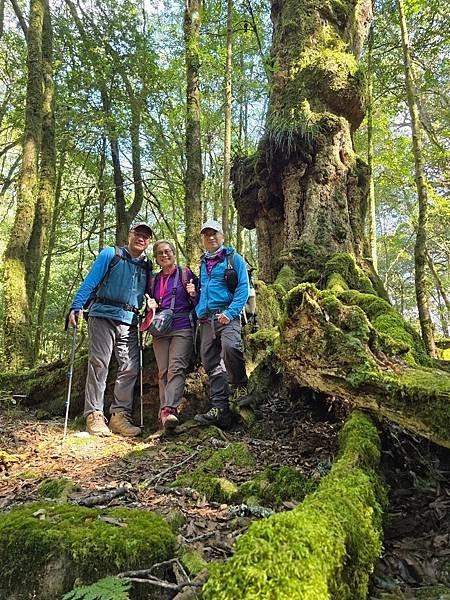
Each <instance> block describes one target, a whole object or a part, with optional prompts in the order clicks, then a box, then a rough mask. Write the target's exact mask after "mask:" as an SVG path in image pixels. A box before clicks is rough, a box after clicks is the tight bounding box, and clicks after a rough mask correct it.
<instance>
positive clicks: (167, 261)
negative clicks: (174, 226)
mask: <svg viewBox="0 0 450 600" xmlns="http://www.w3.org/2000/svg"><path fill="white" fill-rule="evenodd" d="M154 253H155V258H156V262H157V263H158V265H159V266H160V267H161V269H163V270H166V271H170V270H171V269H172V267H173V265H174V264H175V259H176V256H175V252H174V251H173V248H171V246H170V244H168V243H167V242H161V243H160V244H158V245H157V246H156V248H155V249H154Z"/></svg>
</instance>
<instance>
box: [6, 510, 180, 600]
mask: <svg viewBox="0 0 450 600" xmlns="http://www.w3.org/2000/svg"><path fill="white" fill-rule="evenodd" d="M108 519H109V521H108ZM0 539H1V540H2V544H1V546H0V572H1V573H2V578H1V584H0V585H1V588H0V591H1V592H2V594H4V595H5V596H6V595H7V594H8V593H10V592H12V591H14V590H20V593H21V594H22V595H21V598H24V599H25V598H28V595H27V594H28V593H30V594H31V593H32V592H33V590H34V589H38V588H39V585H40V579H41V577H42V572H43V570H44V568H45V566H46V565H50V564H51V563H52V561H54V560H56V559H61V558H63V559H64V560H66V561H67V564H68V565H71V568H70V569H68V574H69V575H68V580H67V583H68V586H69V587H68V588H67V589H66V590H61V591H68V589H70V588H71V585H72V584H73V581H74V580H75V578H77V577H78V578H79V580H81V581H84V582H91V581H94V580H97V579H100V578H101V577H102V576H104V575H106V574H111V573H116V572H118V571H121V570H128V569H136V568H145V567H146V566H148V565H149V564H150V565H151V564H153V563H155V562H160V561H163V560H167V559H169V558H171V557H172V556H173V554H174V551H175V536H174V534H173V533H172V531H171V529H170V527H169V526H168V525H167V523H166V522H165V521H164V520H163V519H162V518H161V517H158V516H157V515H155V514H153V513H151V512H145V511H138V510H129V509H126V508H113V509H105V510H97V509H91V508H84V507H80V506H74V505H71V504H50V503H45V502H40V503H34V504H31V505H26V506H23V507H21V508H17V509H13V510H12V511H11V512H9V513H5V514H3V515H1V516H0ZM24 573H26V574H27V577H26V581H24V579H23V574H24ZM69 580H71V581H69ZM2 597H3V596H2ZM30 597H31V596H30ZM47 600H50V599H47Z"/></svg>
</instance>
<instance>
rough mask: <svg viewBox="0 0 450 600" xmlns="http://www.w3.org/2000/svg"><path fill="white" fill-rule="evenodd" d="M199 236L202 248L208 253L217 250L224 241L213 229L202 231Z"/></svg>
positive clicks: (221, 235)
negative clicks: (200, 236)
mask: <svg viewBox="0 0 450 600" xmlns="http://www.w3.org/2000/svg"><path fill="white" fill-rule="evenodd" d="M201 235H202V243H203V246H204V248H205V250H207V251H208V252H215V251H216V250H218V249H219V248H220V246H221V245H222V244H223V241H224V239H225V238H224V235H223V233H221V232H220V231H216V230H215V229H204V230H203V231H202V233H201Z"/></svg>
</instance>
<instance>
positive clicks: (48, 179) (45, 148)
mask: <svg viewBox="0 0 450 600" xmlns="http://www.w3.org/2000/svg"><path fill="white" fill-rule="evenodd" d="M42 67H43V78H44V94H43V103H42V140H41V155H40V167H39V191H38V197H37V202H36V211H35V215H34V223H33V231H32V234H31V238H30V242H29V244H28V250H27V256H26V278H27V291H28V298H29V302H30V307H34V299H35V295H36V290H37V287H38V282H39V274H40V271H41V264H42V255H43V252H44V247H45V239H46V236H47V229H48V227H49V224H50V219H51V213H52V208H53V204H54V195H55V179H56V148H55V94H54V83H53V31H52V23H51V16H50V10H49V6H48V2H45V13H44V23H43V30H42Z"/></svg>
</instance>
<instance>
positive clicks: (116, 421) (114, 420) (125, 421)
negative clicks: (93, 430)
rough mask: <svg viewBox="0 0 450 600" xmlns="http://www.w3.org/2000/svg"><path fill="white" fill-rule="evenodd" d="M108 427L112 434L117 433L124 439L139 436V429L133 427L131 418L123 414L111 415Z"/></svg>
mask: <svg viewBox="0 0 450 600" xmlns="http://www.w3.org/2000/svg"><path fill="white" fill-rule="evenodd" d="M109 427H110V428H111V431H112V432H113V433H118V434H119V435H123V436H124V437H136V436H137V435H141V429H140V427H136V426H135V425H133V423H132V422H131V417H130V416H129V415H127V413H125V412H118V413H113V414H112V415H111V418H110V420H109Z"/></svg>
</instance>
